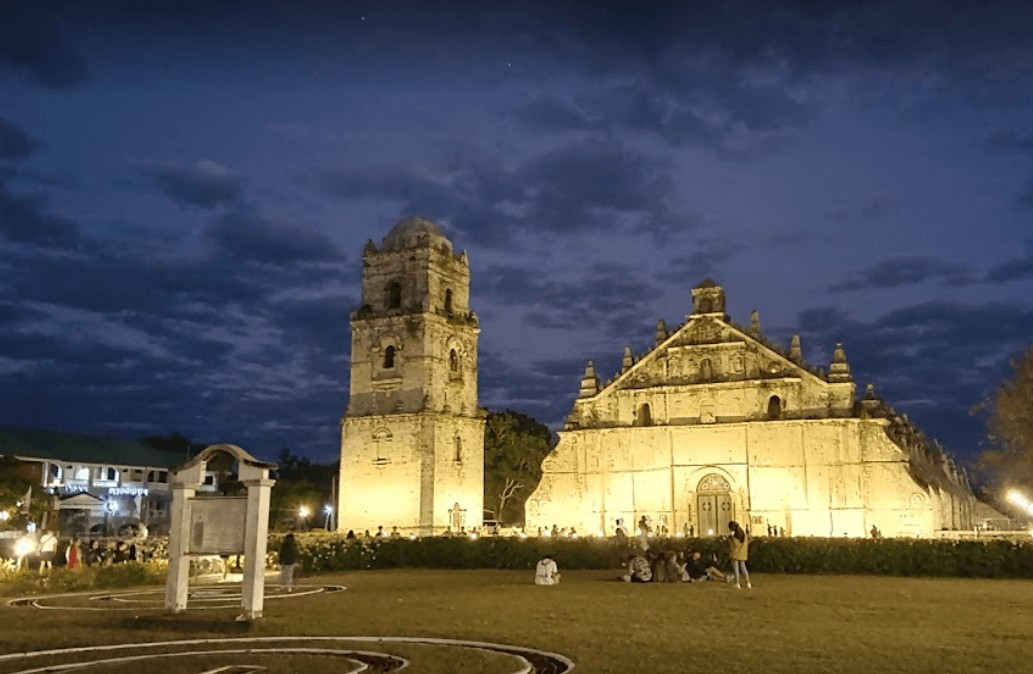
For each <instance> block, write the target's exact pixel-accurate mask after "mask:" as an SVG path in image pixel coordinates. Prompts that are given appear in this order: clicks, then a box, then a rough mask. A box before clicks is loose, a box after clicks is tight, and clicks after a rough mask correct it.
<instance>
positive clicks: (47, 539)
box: [39, 529, 57, 576]
mask: <svg viewBox="0 0 1033 674" xmlns="http://www.w3.org/2000/svg"><path fill="white" fill-rule="evenodd" d="M55 557H57V536H55V535H54V532H53V531H51V530H50V529H47V530H46V531H44V532H43V535H42V536H41V537H40V539H39V573H40V575H41V576H42V575H43V574H44V573H45V572H47V571H49V570H50V569H52V568H54V558H55Z"/></svg>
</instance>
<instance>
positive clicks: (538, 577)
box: [534, 555, 560, 585]
mask: <svg viewBox="0 0 1033 674" xmlns="http://www.w3.org/2000/svg"><path fill="white" fill-rule="evenodd" d="M559 583H560V570H559V568H557V566H556V561H555V560H554V559H553V558H552V557H549V556H548V555H546V556H545V557H542V559H541V561H539V562H538V565H537V566H535V568H534V584H535V585H559Z"/></svg>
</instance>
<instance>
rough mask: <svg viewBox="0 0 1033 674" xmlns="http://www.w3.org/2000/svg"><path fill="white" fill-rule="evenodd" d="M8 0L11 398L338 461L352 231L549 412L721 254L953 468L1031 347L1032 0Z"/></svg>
mask: <svg viewBox="0 0 1033 674" xmlns="http://www.w3.org/2000/svg"><path fill="white" fill-rule="evenodd" d="M281 5H283V6H281V7H280V8H275V7H273V6H268V7H265V6H263V5H261V4H256V3H251V2H247V3H245V2H239V3H189V2H180V3H164V4H160V3H159V4H154V3H132V4H130V3H125V4H119V3H103V2H98V3H69V4H63V3H50V2H29V3H18V2H16V3H14V5H13V6H12V5H10V4H6V5H5V7H4V10H3V21H0V423H3V424H17V425H23V426H31V427H40V428H48V429H55V430H69V431H82V432H90V433H101V434H113V435H125V436H139V435H143V434H151V433H165V432H172V431H178V432H180V433H184V434H186V435H188V436H190V437H192V438H194V439H196V440H198V441H228V442H236V443H239V444H241V445H243V446H244V447H246V448H248V449H249V450H251V451H252V452H254V453H256V454H259V455H264V456H270V455H272V454H274V453H275V452H277V451H278V450H279V449H280V448H281V447H285V446H289V447H291V448H293V449H295V450H296V451H300V452H303V453H305V454H307V455H309V456H311V457H313V458H314V459H316V460H331V459H332V458H334V457H335V455H336V452H337V447H338V443H339V429H338V420H339V418H340V415H341V413H342V412H343V410H344V407H345V405H346V401H347V382H348V374H347V371H348V352H349V339H350V331H349V327H348V314H349V311H350V310H351V309H352V308H354V306H355V304H356V300H357V298H358V294H359V288H358V280H359V274H360V265H361V257H360V256H361V249H362V245H363V243H364V242H365V241H366V240H367V239H370V238H372V239H374V240H377V241H379V240H380V238H381V237H383V235H384V234H386V232H387V231H388V229H389V228H390V227H391V225H392V224H393V223H394V222H395V221H397V220H398V219H400V218H401V217H402V216H404V215H408V214H412V213H420V214H423V215H426V216H428V217H432V218H434V219H436V220H438V221H439V222H441V223H442V224H443V226H444V227H445V229H446V230H447V232H448V233H449V235H450V236H451V238H452V240H453V242H454V243H455V245H456V247H457V248H466V249H468V251H469V253H470V259H471V265H472V268H473V287H472V292H473V297H472V304H473V307H474V309H475V310H477V311H478V313H479V315H480V317H481V327H482V333H481V360H480V376H481V379H480V384H481V386H480V391H481V401H482V404H484V405H485V406H487V407H489V408H501V407H507V406H508V407H512V408H514V409H518V410H521V411H524V412H527V413H529V414H532V415H534V416H535V417H537V418H538V419H540V420H542V421H544V422H547V423H550V424H552V425H556V424H558V423H559V422H560V421H561V419H562V417H563V416H564V415H565V414H566V413H567V411H569V408H570V404H571V402H572V400H573V397H574V396H575V395H576V392H577V389H578V382H579V378H580V373H581V370H582V369H583V367H584V364H585V361H586V360H588V359H592V360H594V361H595V362H596V364H597V365H598V366H599V367H600V369H601V370H602V374H603V376H604V377H608V376H609V375H610V374H612V373H613V372H614V371H615V370H616V369H617V368H618V367H619V364H620V356H621V350H622V347H623V346H625V345H630V346H632V347H633V349H634V350H635V351H636V352H642V351H644V350H645V349H646V347H647V346H648V345H649V344H650V343H651V341H652V338H653V337H652V335H653V329H654V326H655V323H656V319H657V318H660V317H662V318H664V319H665V320H666V321H667V322H668V324H669V325H671V324H674V325H676V324H678V323H680V322H681V321H682V320H684V317H685V315H686V314H687V313H688V312H689V310H690V289H691V287H692V286H693V285H695V284H696V283H698V282H699V281H700V280H701V279H702V278H703V277H705V276H708V275H709V276H713V277H714V278H715V279H716V280H717V281H718V282H719V283H721V284H722V285H724V286H725V288H726V290H727V293H728V307H729V312H730V314H731V315H732V317H733V319H735V320H737V321H739V322H741V323H747V322H748V316H749V312H750V310H751V309H754V308H756V309H759V310H760V313H761V319H762V323H763V325H764V329H765V331H766V332H767V333H768V334H770V335H772V336H774V337H775V338H776V340H778V341H782V342H783V343H788V340H789V336H790V335H791V334H792V333H793V332H800V333H801V334H802V337H803V347H804V356H805V358H806V359H807V360H809V361H811V362H814V363H816V364H819V365H827V363H828V359H829V356H830V354H831V350H832V347H833V346H834V344H835V342H836V341H842V342H843V343H844V344H845V346H846V351H847V355H848V357H849V359H850V362H851V364H852V366H853V370H854V373H855V377H856V378H857V380H858V382H859V385H860V386H863V384H864V383H867V382H874V383H875V384H876V386H877V389H878V391H879V392H880V394H881V395H883V396H884V397H885V398H886V399H887V400H888V401H889V402H890V403H891V404H893V405H895V406H896V407H897V408H898V409H900V410H902V411H906V412H907V413H909V414H910V415H911V416H912V418H914V419H916V420H917V421H918V422H919V423H920V424H921V425H922V426H923V427H924V428H925V429H926V430H927V432H929V433H930V434H932V435H934V436H936V437H937V438H939V439H940V440H941V441H942V442H943V443H944V444H945V445H946V446H947V447H948V448H949V449H951V450H952V451H954V452H956V453H957V454H959V456H961V457H962V458H963V459H968V458H971V457H973V456H974V454H975V452H976V451H977V449H978V443H979V439H980V436H981V433H982V425H981V421H980V420H978V419H974V418H971V417H970V416H969V415H968V409H969V408H970V407H971V406H972V405H973V404H974V403H975V402H977V401H978V400H979V399H980V398H981V397H983V396H984V395H986V394H987V393H988V392H990V391H992V389H993V388H994V386H995V385H996V384H997V382H998V381H999V380H1000V378H1001V377H1002V375H1003V374H1004V373H1005V372H1006V370H1007V361H1008V359H1009V358H1010V357H1011V356H1013V355H1015V354H1016V353H1017V352H1018V351H1019V350H1020V349H1021V348H1022V347H1023V346H1024V345H1025V344H1027V343H1029V342H1030V341H1033V299H1031V298H1033V292H1031V290H1033V5H1031V4H1030V3H1022V2H1015V3H1006V2H980V3H975V2H913V3H907V2H900V3H851V4H847V3H812V2H808V3H800V4H797V3H772V2H756V3H752V2H728V3H671V4H669V5H664V4H653V3H636V4H630V3H629V5H628V6H626V7H625V8H619V7H611V6H608V5H605V4H603V3H560V2H543V3H540V4H533V3H519V2H517V3H505V4H504V5H503V4H502V3H447V4H446V3H429V2H422V3H404V2H370V3H360V2H356V3H336V2H335V3H331V2H327V3H281Z"/></svg>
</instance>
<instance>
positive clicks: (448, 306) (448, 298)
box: [445, 288, 452, 316]
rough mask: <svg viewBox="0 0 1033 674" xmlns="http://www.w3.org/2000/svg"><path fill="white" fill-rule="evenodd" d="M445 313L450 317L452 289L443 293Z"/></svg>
mask: <svg viewBox="0 0 1033 674" xmlns="http://www.w3.org/2000/svg"><path fill="white" fill-rule="evenodd" d="M445 313H446V314H448V315H449V316H451V315H452V289H451V288H449V289H448V290H446V291H445Z"/></svg>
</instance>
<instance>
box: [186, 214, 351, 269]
mask: <svg viewBox="0 0 1033 674" xmlns="http://www.w3.org/2000/svg"><path fill="white" fill-rule="evenodd" d="M204 237H205V239H206V240H207V241H208V242H210V243H211V244H212V246H213V247H214V249H215V251H216V254H217V255H218V256H220V257H225V258H226V259H228V260H230V261H237V262H240V261H248V262H256V263H261V264H270V265H275V266H285V265H290V264H293V263H298V262H343V261H344V254H343V253H341V251H340V250H339V249H338V247H337V245H336V244H335V243H334V242H333V241H331V240H330V239H329V238H328V237H327V236H326V235H325V234H323V233H322V232H320V231H318V230H315V229H312V228H310V227H306V226H302V225H297V224H291V223H285V222H274V221H271V220H268V219H266V218H264V217H262V216H260V215H256V214H253V213H249V212H243V211H235V212H232V213H227V214H225V215H221V216H218V217H216V218H215V219H214V220H212V221H211V222H210V223H208V225H207V226H206V227H205V230H204Z"/></svg>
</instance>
